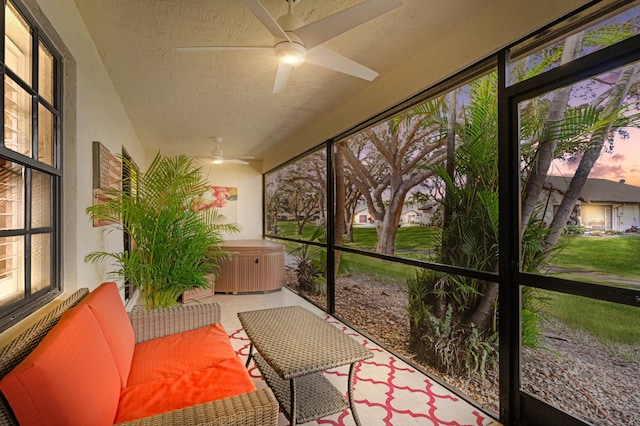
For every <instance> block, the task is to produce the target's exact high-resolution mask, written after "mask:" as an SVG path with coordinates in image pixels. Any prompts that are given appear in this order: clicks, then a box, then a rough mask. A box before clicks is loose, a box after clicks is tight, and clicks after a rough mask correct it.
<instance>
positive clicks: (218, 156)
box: [198, 136, 255, 164]
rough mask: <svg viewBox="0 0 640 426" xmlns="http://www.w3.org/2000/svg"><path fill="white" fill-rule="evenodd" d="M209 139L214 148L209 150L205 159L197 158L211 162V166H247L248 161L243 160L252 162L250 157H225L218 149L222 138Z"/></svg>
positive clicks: (220, 149) (213, 137) (212, 137)
mask: <svg viewBox="0 0 640 426" xmlns="http://www.w3.org/2000/svg"><path fill="white" fill-rule="evenodd" d="M211 139H212V140H213V142H214V143H215V144H216V146H215V147H214V148H213V149H212V150H211V154H209V155H208V156H206V157H198V158H205V159H207V160H211V162H212V163H213V164H222V163H235V164H249V162H248V161H245V160H253V159H255V157H252V156H247V155H245V156H232V157H228V156H225V155H224V154H223V152H222V148H220V143H221V142H222V138H221V137H220V136H211Z"/></svg>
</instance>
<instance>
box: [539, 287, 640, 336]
mask: <svg viewBox="0 0 640 426" xmlns="http://www.w3.org/2000/svg"><path fill="white" fill-rule="evenodd" d="M544 295H545V296H546V297H547V298H548V300H547V304H546V305H545V308H544V309H545V311H546V313H547V314H548V315H550V316H553V317H555V318H558V319H560V320H561V321H562V322H564V323H565V324H567V325H568V326H569V327H571V328H574V329H578V330H582V331H586V332H587V333H589V334H590V335H592V336H593V337H595V338H596V339H598V340H599V341H601V342H603V343H612V344H626V345H640V327H638V324H639V323H640V309H639V308H637V307H634V306H627V305H620V304H618V303H611V302H606V301H603V300H594V299H589V298H586V297H580V296H574V295H571V294H562V293H555V292H550V291H544Z"/></svg>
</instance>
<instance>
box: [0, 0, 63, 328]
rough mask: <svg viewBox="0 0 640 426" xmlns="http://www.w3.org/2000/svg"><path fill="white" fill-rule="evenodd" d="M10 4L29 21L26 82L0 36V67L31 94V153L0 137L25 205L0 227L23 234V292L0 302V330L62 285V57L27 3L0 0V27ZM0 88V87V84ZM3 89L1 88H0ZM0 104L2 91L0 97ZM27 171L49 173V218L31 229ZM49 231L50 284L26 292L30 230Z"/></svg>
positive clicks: (1, 233)
mask: <svg viewBox="0 0 640 426" xmlns="http://www.w3.org/2000/svg"><path fill="white" fill-rule="evenodd" d="M8 2H9V3H11V5H12V6H13V8H14V9H15V10H16V11H17V13H19V14H20V16H21V18H22V19H23V20H24V21H25V22H26V23H27V24H28V25H29V26H30V30H31V52H30V54H31V67H32V69H31V80H32V81H31V84H28V83H27V82H25V81H23V80H22V79H21V78H20V77H19V76H18V75H17V74H16V73H15V72H14V71H12V70H11V69H8V68H7V67H6V66H5V62H4V61H5V56H4V55H5V38H3V39H2V47H1V52H0V62H1V69H2V73H3V79H4V78H10V79H11V80H13V81H14V82H15V83H16V84H17V85H18V86H19V87H20V88H22V89H23V90H25V91H26V93H27V94H28V95H29V96H30V97H31V104H30V108H31V123H30V126H31V141H30V143H31V152H30V155H29V156H26V155H23V154H21V153H19V152H16V151H13V150H11V149H9V148H6V147H5V145H4V137H3V139H2V141H1V142H0V158H2V159H3V160H7V161H10V162H12V163H14V164H17V165H19V166H22V167H24V168H25V182H24V183H25V194H24V196H25V206H24V209H25V210H24V212H22V214H23V215H24V222H25V223H24V225H23V227H22V228H21V229H10V230H5V231H0V237H4V236H14V235H18V236H24V237H25V243H24V259H25V266H24V269H25V271H24V272H25V273H24V283H23V284H24V291H25V294H24V296H23V297H22V298H21V299H20V300H17V301H15V302H12V303H10V304H7V305H6V306H2V307H0V331H4V330H6V329H7V328H9V327H11V326H12V325H14V324H16V323H17V322H19V321H20V320H22V319H24V318H25V317H26V316H28V315H29V314H31V313H33V312H35V311H36V310H38V309H40V308H41V307H43V306H45V305H46V304H47V303H49V302H50V301H51V300H53V299H54V298H55V297H57V296H58V295H59V294H60V293H61V292H62V290H63V287H62V258H63V256H62V217H63V216H62V177H63V173H62V169H63V167H62V123H63V117H62V99H63V97H62V89H63V84H62V78H63V75H64V73H63V59H62V55H61V54H60V52H59V51H58V49H56V48H55V46H54V44H53V43H52V42H51V41H50V39H49V38H48V37H47V35H46V33H45V31H44V29H43V28H42V26H41V25H39V23H38V22H37V21H36V19H35V18H34V17H33V16H32V15H31V14H30V13H29V11H28V10H27V8H26V7H25V6H24V5H23V4H22V3H21V2H20V0H5V2H4V7H3V8H2V11H1V12H0V26H2V28H3V30H4V31H6V28H5V26H6V25H5V23H6V21H5V19H6V16H5V15H6V8H7V7H8V6H7V3H8ZM41 46H42V47H43V48H45V49H46V50H47V52H48V53H49V54H50V55H51V57H52V69H51V71H52V76H51V78H52V83H53V86H52V91H53V97H52V99H51V102H50V101H48V100H47V99H46V97H45V96H46V95H44V94H43V95H41V94H40V93H39V83H40V82H39V61H40V47H41ZM3 87H4V86H3ZM3 93H4V91H3ZM0 102H1V103H2V108H3V109H4V107H5V100H4V96H3V97H2V100H1V101H0ZM40 108H45V109H46V110H47V111H48V112H50V113H51V117H52V123H51V124H52V127H53V129H52V133H51V137H52V140H51V142H52V144H53V146H52V147H51V148H50V149H51V152H52V156H53V158H52V164H47V163H44V162H41V161H39V160H38V133H39V124H40V121H39V112H40ZM32 172H40V173H43V174H44V175H46V176H49V177H50V178H51V189H50V196H51V200H50V208H51V211H50V223H49V226H45V227H37V228H32V227H31V223H30V217H31V212H30V210H31V192H32V191H31V184H32V180H31V175H32ZM37 234H49V235H50V246H49V247H50V248H49V253H50V259H49V260H50V271H49V273H50V283H49V285H48V286H45V287H44V288H42V289H41V290H39V291H34V292H32V291H31V281H30V277H31V272H30V271H31V255H30V252H31V249H32V247H31V243H30V239H31V236H32V235H37Z"/></svg>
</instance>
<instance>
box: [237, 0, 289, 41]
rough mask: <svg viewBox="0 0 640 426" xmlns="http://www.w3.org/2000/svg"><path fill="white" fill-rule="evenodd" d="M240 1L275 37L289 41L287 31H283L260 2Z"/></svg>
mask: <svg viewBox="0 0 640 426" xmlns="http://www.w3.org/2000/svg"><path fill="white" fill-rule="evenodd" d="M242 2H243V3H244V4H245V6H247V7H248V8H249V10H251V12H253V14H254V15H256V18H258V20H259V21H260V22H262V25H264V26H265V27H266V28H267V29H268V30H269V31H270V32H271V34H273V35H274V36H276V37H280V38H283V39H285V40H288V41H291V39H290V38H289V36H288V35H287V33H285V32H284V30H283V29H282V27H281V26H280V25H279V24H278V23H277V22H276V20H275V19H273V17H272V16H271V15H270V14H269V12H267V9H265V8H264V6H263V5H262V3H260V2H259V1H258V0H242Z"/></svg>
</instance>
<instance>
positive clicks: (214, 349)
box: [127, 324, 236, 386]
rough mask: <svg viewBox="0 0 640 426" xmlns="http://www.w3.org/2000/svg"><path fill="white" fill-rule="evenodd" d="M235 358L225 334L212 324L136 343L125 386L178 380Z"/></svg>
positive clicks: (218, 325) (221, 329) (219, 326)
mask: <svg viewBox="0 0 640 426" xmlns="http://www.w3.org/2000/svg"><path fill="white" fill-rule="evenodd" d="M230 358H236V353H235V351H234V350H233V347H232V346H231V343H230V341H229V337H228V336H227V332H226V331H225V330H224V328H223V327H222V325H220V324H212V325H208V326H206V327H201V328H197V329H195V330H190V331H186V332H184V333H177V334H172V335H169V336H164V337H160V338H158V339H152V340H147V341H146V342H142V343H138V344H137V345H136V347H135V350H134V353H133V360H132V361H131V371H130V372H129V380H128V382H127V383H128V386H131V385H136V384H139V383H144V382H150V381H155V380H159V379H165V378H169V377H178V376H181V375H183V374H184V373H186V372H189V371H193V370H202V369H205V368H208V367H213V366H214V365H216V364H218V363H220V362H222V361H224V360H227V359H230Z"/></svg>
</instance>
